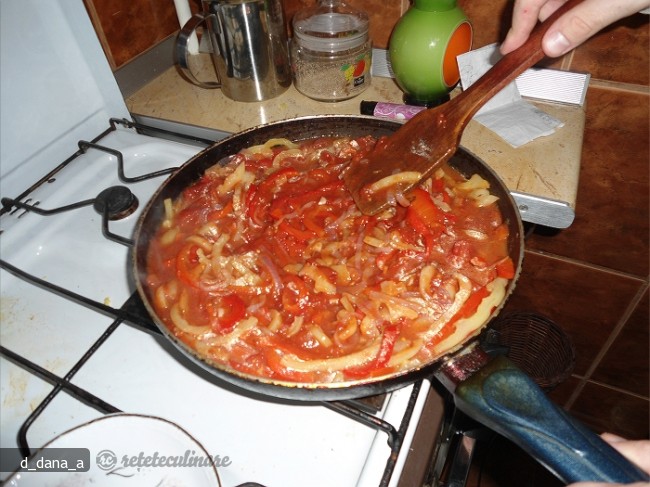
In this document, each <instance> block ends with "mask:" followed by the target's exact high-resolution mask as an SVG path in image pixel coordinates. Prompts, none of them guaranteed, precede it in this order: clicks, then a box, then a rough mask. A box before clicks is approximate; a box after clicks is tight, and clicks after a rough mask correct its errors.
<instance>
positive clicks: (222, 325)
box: [209, 294, 246, 333]
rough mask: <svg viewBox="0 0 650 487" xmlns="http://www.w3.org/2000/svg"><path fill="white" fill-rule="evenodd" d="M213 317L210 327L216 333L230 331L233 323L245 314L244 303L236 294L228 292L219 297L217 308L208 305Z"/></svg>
mask: <svg viewBox="0 0 650 487" xmlns="http://www.w3.org/2000/svg"><path fill="white" fill-rule="evenodd" d="M209 308H212V309H209V311H210V314H211V315H212V317H213V321H212V329H213V330H214V331H216V332H217V333H228V332H230V331H232V329H233V328H234V326H235V324H236V323H237V322H238V321H240V320H242V319H243V318H244V316H246V303H245V302H244V300H243V299H242V298H240V297H239V296H238V295H237V294H228V295H226V296H223V297H222V298H221V299H219V302H218V305H217V309H214V304H212V303H211V304H210V305H209Z"/></svg>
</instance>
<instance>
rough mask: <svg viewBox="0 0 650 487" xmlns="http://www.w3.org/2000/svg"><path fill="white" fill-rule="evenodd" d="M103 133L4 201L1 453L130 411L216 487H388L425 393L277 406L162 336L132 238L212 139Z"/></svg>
mask: <svg viewBox="0 0 650 487" xmlns="http://www.w3.org/2000/svg"><path fill="white" fill-rule="evenodd" d="M107 125H109V126H108V128H107V130H106V131H104V132H103V133H101V134H100V135H99V136H97V137H95V138H93V139H92V140H90V141H83V140H82V141H79V142H78V143H77V146H76V147H75V148H74V149H76V150H75V151H74V152H73V153H72V155H71V156H70V157H69V158H67V159H65V160H64V161H62V162H61V163H60V164H58V165H56V167H55V168H54V169H53V170H51V171H47V172H46V173H45V174H44V176H43V177H42V178H35V180H34V182H33V184H31V185H29V186H28V187H27V189H26V190H25V191H22V192H21V191H20V190H18V191H15V193H16V195H15V196H12V197H9V196H4V195H3V199H2V204H3V208H2V210H1V212H2V214H1V216H0V228H1V231H2V234H1V239H0V245H1V247H0V252H1V255H2V260H1V268H2V271H1V272H2V279H0V289H1V294H2V315H3V316H2V326H1V328H0V338H1V342H2V344H1V346H2V348H1V349H0V351H1V358H0V360H1V361H2V364H1V365H2V367H1V369H0V370H1V379H0V380H1V385H2V401H3V408H2V412H1V421H2V439H1V441H2V447H9V448H11V447H18V448H19V449H20V450H16V452H19V451H20V453H21V454H22V455H28V454H29V453H31V452H32V451H33V450H34V449H36V448H39V447H40V446H42V445H44V444H46V443H47V442H48V441H49V440H50V439H52V438H54V437H56V436H57V435H59V434H61V433H62V432H64V431H66V430H68V429H70V428H73V427H75V426H77V425H79V424H81V423H84V422H87V421H89V420H92V419H94V418H97V417H99V416H101V415H104V414H108V413H116V412H129V413H137V414H143V415H151V416H156V417H161V418H164V419H166V420H169V421H172V422H174V423H175V424H178V425H179V426H181V427H182V428H184V429H185V430H186V431H187V432H188V433H190V434H191V435H192V436H193V437H194V438H196V439H197V441H199V442H200V443H201V444H202V445H203V446H204V447H205V449H206V450H207V451H208V452H209V453H210V454H211V455H220V456H222V457H223V456H227V457H228V458H229V459H230V464H229V465H228V466H227V467H224V468H222V469H220V470H219V476H220V477H221V480H222V482H223V485H226V486H230V485H233V486H234V485H240V484H243V483H245V482H252V481H254V482H257V483H259V484H261V485H267V486H272V485H282V486H291V485H296V486H298V485H307V484H308V485H314V486H316V485H323V486H331V485H340V486H343V485H363V486H366V485H367V486H375V485H397V484H398V482H399V477H400V475H399V474H400V473H401V470H402V467H403V464H404V462H405V461H406V457H407V454H408V450H409V447H410V446H411V440H412V437H413V435H414V433H415V430H416V427H417V424H418V419H419V417H420V414H421V411H422V409H423V407H424V404H425V401H426V399H427V396H428V394H429V392H430V388H431V386H430V383H429V382H428V381H421V382H418V383H416V384H413V385H410V386H408V387H405V388H403V389H400V390H397V391H395V392H392V393H389V394H387V395H385V396H383V397H381V398H378V399H377V398H375V399H374V400H368V401H343V402H333V403H304V402H291V401H285V400H274V399H273V398H269V397H263V396H258V395H255V394H252V393H249V392H246V391H243V390H239V389H237V388H235V387H233V386H231V385H229V384H226V383H223V382H221V381H220V380H218V379H216V378H214V377H213V376H211V375H210V374H208V373H206V372H205V371H204V370H202V369H199V368H198V367H197V366H195V365H193V364H192V363H190V362H189V361H188V360H186V359H185V358H184V357H182V356H181V355H180V354H179V353H177V352H176V350H175V349H173V347H171V346H170V345H169V344H168V343H167V341H166V339H164V338H163V337H162V336H161V335H160V334H159V332H158V331H157V328H156V327H155V326H154V325H153V324H152V323H151V322H150V320H149V318H148V316H147V313H146V311H145V310H144V309H143V307H142V303H141V302H140V300H139V297H138V296H137V294H136V293H135V287H134V283H133V282H132V279H131V270H130V248H131V244H132V241H131V234H132V232H133V230H134V226H135V222H136V221H137V218H138V216H139V213H140V211H141V209H142V207H144V204H145V203H146V201H147V200H148V199H149V197H150V196H151V195H152V194H153V192H154V191H155V190H156V189H157V187H158V186H159V185H160V184H161V182H162V181H163V180H164V178H165V177H167V176H168V175H169V174H170V172H173V170H174V169H175V168H176V167H178V166H179V165H181V164H182V163H183V162H185V161H186V160H188V159H189V158H191V157H192V156H193V155H195V154H196V153H197V152H199V151H200V150H201V148H202V147H203V146H204V145H205V144H207V143H209V142H210V141H209V140H205V139H201V138H197V137H186V136H183V135H181V134H177V135H176V136H175V138H177V139H179V140H184V142H177V141H172V140H168V136H169V135H170V134H169V132H166V131H159V130H156V129H153V128H151V127H147V126H143V125H140V124H137V123H133V122H131V121H128V120H122V119H112V120H110V123H109V122H107ZM145 133H149V134H157V135H158V136H152V135H145ZM161 136H164V137H167V138H162V137H161ZM7 179H8V180H5V182H6V183H8V184H7V187H10V186H11V187H15V188H18V187H20V182H19V181H14V180H13V177H12V174H9V175H8V176H7ZM23 186H24V184H23ZM436 435H437V432H436V431H432V438H435V437H436ZM134 441H135V440H134ZM92 455H93V452H91V457H92ZM17 460H18V459H16V461H17ZM315 472H326V473H324V474H323V475H315Z"/></svg>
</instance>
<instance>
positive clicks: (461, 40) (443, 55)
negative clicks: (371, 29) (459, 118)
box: [389, 0, 472, 105]
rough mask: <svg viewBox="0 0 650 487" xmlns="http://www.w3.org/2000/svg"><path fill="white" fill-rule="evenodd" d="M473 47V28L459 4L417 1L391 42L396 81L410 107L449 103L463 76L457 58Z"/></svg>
mask: <svg viewBox="0 0 650 487" xmlns="http://www.w3.org/2000/svg"><path fill="white" fill-rule="evenodd" d="M471 47H472V26H471V24H470V23H469V21H468V20H467V17H466V16H465V13H464V12H463V11H462V10H461V9H460V7H458V5H457V4H456V1H455V0H415V2H414V4H413V6H412V7H411V8H410V9H409V10H408V11H407V12H406V13H405V14H404V15H403V16H402V18H401V19H400V20H399V21H398V23H397V25H396V26H395V29H394V31H393V33H392V35H391V38H390V42H389V57H390V62H391V66H392V69H393V72H394V73H395V79H396V81H397V84H398V85H399V87H400V88H401V89H402V91H404V93H405V99H406V101H407V103H409V104H415V105H435V104H436V103H437V102H439V101H440V100H441V99H446V97H447V95H448V93H449V91H451V90H452V89H453V88H454V86H455V85H456V84H457V83H458V81H459V79H460V75H459V72H458V64H457V63H456V56H458V55H459V54H463V53H465V52H467V51H469V50H470V49H471Z"/></svg>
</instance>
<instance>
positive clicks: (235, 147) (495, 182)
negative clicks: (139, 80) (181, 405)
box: [133, 116, 647, 482]
mask: <svg viewBox="0 0 650 487" xmlns="http://www.w3.org/2000/svg"><path fill="white" fill-rule="evenodd" d="M400 126H401V125H400V124H399V123H397V122H391V121H386V120H380V119H376V118H373V117H363V116H317V117H305V118H299V119H293V120H287V121H282V122H275V123H271V124H267V125H263V126H260V127H255V128H252V129H249V130H246V131H243V132H240V133H238V134H235V135H233V136H231V137H229V138H227V139H224V140H223V141H220V142H218V143H216V144H214V145H213V146H211V147H209V148H207V149H206V150H204V151H202V152H201V153H199V154H197V155H196V156H195V157H193V158H192V159H190V160H189V161H187V162H186V163H185V164H184V165H183V166H182V167H181V168H180V169H179V170H178V171H177V172H176V173H175V174H174V175H173V176H171V177H170V178H169V179H167V181H165V183H163V185H162V186H161V187H160V188H159V189H158V191H157V192H156V193H155V194H154V195H153V197H152V198H151V200H150V201H149V203H148V204H147V206H146V207H145V209H144V211H143V213H142V216H141V217H140V220H139V222H138V225H137V227H136V232H135V247H134V254H133V255H134V269H135V278H136V284H137V288H138V292H139V294H140V296H141V298H142V300H143V302H144V304H145V307H146V308H147V310H148V312H149V313H150V315H151V316H152V318H153V320H154V322H155V323H156V325H157V326H158V327H159V328H160V330H161V331H162V333H163V335H164V336H165V337H166V338H167V339H168V340H170V341H171V342H172V343H173V344H174V345H175V346H176V347H177V348H178V349H179V350H180V351H181V352H182V353H183V354H185V355H186V356H187V357H189V358H190V359H191V360H192V361H194V362H196V363H198V364H199V365H201V366H202V367H203V368H205V369H206V370H208V371H209V372H210V373H212V374H214V375H215V376H218V377H219V378H221V379H224V380H226V381H227V382H230V383H232V384H235V385H237V386H239V387H242V388H244V389H246V390H249V391H254V392H258V393H262V394H266V395H269V396H273V397H280V398H286V399H293V400H302V401H321V400H326V401H328V400H342V399H351V398H358V397H363V396H368V395H374V394H378V393H381V392H387V391H391V390H394V389H396V388H400V387H403V386H405V385H407V384H409V383H412V382H414V381H416V380H419V379H421V378H424V377H431V376H432V375H433V374H434V373H435V375H436V377H438V378H439V379H441V381H442V382H443V384H445V385H446V386H447V387H448V388H449V389H450V390H452V391H454V395H455V398H456V403H457V406H458V407H459V408H460V409H462V410H464V411H465V412H467V413H468V414H470V415H471V416H473V417H474V418H476V419H478V420H479V421H481V422H483V423H485V424H487V425H488V426H490V427H491V428H492V429H494V430H496V431H498V432H500V433H502V434H504V435H505V436H506V437H508V438H510V439H512V440H513V441H515V442H516V443H518V444H519V445H520V446H522V447H523V449H524V450H526V451H528V452H529V453H530V454H532V455H533V456H535V457H536V458H537V459H538V460H540V462H542V463H544V464H545V465H546V466H547V467H548V468H549V469H551V470H552V471H553V472H555V473H556V474H557V475H558V477H560V478H562V479H563V480H565V481H567V482H572V481H577V480H601V481H602V480H604V481H616V482H632V481H639V480H644V479H647V475H644V474H643V473H642V472H641V471H640V470H639V469H637V468H636V467H635V466H633V465H631V464H630V463H629V462H627V461H626V460H625V459H624V458H623V457H622V456H621V455H620V454H618V453H617V452H616V451H615V450H614V449H612V448H611V447H609V445H607V444H606V443H605V442H603V441H602V440H601V439H600V438H599V437H598V436H596V435H594V434H593V433H592V432H590V431H588V430H586V428H584V427H582V426H580V425H576V423H575V422H574V421H573V420H572V419H570V418H569V417H568V416H567V415H565V414H564V413H563V412H562V411H560V410H559V409H558V408H557V407H556V406H554V405H553V404H552V403H550V401H548V399H547V398H546V397H545V395H544V393H543V392H542V391H541V390H540V389H539V388H538V387H537V386H536V385H535V384H534V382H532V381H531V380H530V379H529V378H528V377H527V376H526V375H525V374H524V373H523V372H521V371H519V370H518V369H517V368H516V367H514V366H513V365H512V364H511V363H510V362H508V361H507V360H506V359H505V358H503V357H500V358H498V359H496V360H492V361H490V360H489V357H488V356H487V355H486V354H485V353H484V352H482V351H481V350H480V347H479V346H478V345H477V343H476V341H475V340H472V338H473V337H468V338H467V339H466V344H465V346H464V347H463V348H462V349H461V351H460V352H459V353H457V354H456V355H451V352H453V351H450V355H448V356H446V357H444V358H442V359H438V360H435V361H433V362H432V363H430V364H425V365H422V366H419V367H418V368H415V369H412V370H407V371H400V372H398V373H395V374H393V375H389V376H383V377H377V378H370V379H364V380H355V381H350V382H342V383H332V384H296V383H290V382H281V381H277V380H272V379H263V378H259V377H255V376H250V375H246V374H244V373H242V372H239V371H235V370H232V369H230V368H227V367H225V366H223V365H221V364H217V363H211V362H208V361H207V360H206V359H204V358H202V357H200V356H198V355H197V354H196V352H195V351H193V350H192V349H191V348H189V347H188V346H187V345H186V344H184V343H183V342H182V341H180V340H179V339H177V338H176V337H175V336H174V335H173V334H172V333H170V331H169V330H168V329H167V327H166V326H165V325H164V324H163V323H162V321H161V320H160V319H159V318H158V316H157V315H156V312H155V310H154V308H153V306H152V305H151V295H150V291H149V290H148V288H147V286H146V282H145V278H146V274H147V269H146V256H147V249H148V246H149V242H150V240H151V239H152V238H153V236H154V235H155V233H156V231H157V229H158V227H159V225H160V224H161V222H162V221H163V218H164V209H163V200H164V199H166V198H172V199H173V198H176V197H177V196H178V195H179V194H180V193H181V192H182V191H183V190H184V189H185V188H187V187H188V186H190V185H191V184H192V183H193V182H195V181H196V180H198V179H199V178H200V177H201V176H202V174H203V172H204V171H205V170H206V169H207V168H208V167H210V166H212V165H214V164H215V163H216V162H218V161H220V160H222V159H224V158H226V157H227V156H230V155H232V154H235V153H236V152H238V151H240V150H241V149H244V148H246V147H250V146H253V145H257V144H263V143H264V142H266V141H267V140H269V139H271V138H276V137H285V138H288V139H290V140H303V139H308V138H314V137H324V136H352V137H356V136H364V135H373V136H375V137H379V136H381V135H389V134H391V133H392V132H394V131H395V130H396V129H397V128H399V127H400ZM450 165H451V166H452V167H454V168H456V169H457V170H459V171H460V172H461V173H463V174H465V175H467V176H470V175H471V174H474V173H477V174H479V175H480V176H481V177H483V178H484V179H486V180H488V181H489V182H490V191H491V192H492V193H493V194H495V195H496V196H498V197H499V201H498V204H499V205H500V209H501V212H502V215H503V217H504V221H505V222H506V223H507V225H508V227H509V229H510V236H509V240H508V248H509V252H510V256H511V257H512V260H513V262H514V263H515V268H516V272H515V278H514V279H513V280H512V281H511V282H510V283H509V285H508V288H507V290H506V295H505V297H504V299H503V301H502V303H501V305H500V306H498V307H497V309H495V310H494V312H493V314H492V316H491V318H492V317H494V316H495V315H496V314H497V313H498V312H499V311H500V309H501V307H502V306H503V304H504V303H505V301H506V299H507V297H508V296H509V295H510V294H511V293H512V291H513V289H514V286H515V282H516V280H517V277H518V276H519V273H520V272H521V263H522V258H523V231H522V224H521V219H520V216H519V213H518V210H517V208H516V206H515V203H514V201H513V199H512V197H511V196H510V193H509V192H508V190H507V188H506V187H505V185H504V184H503V182H502V181H501V180H500V179H499V178H498V176H496V174H495V173H494V172H493V171H492V170H491V169H490V168H489V167H488V166H487V165H486V164H485V163H483V162H482V161H481V160H479V159H478V158H477V157H475V156H473V155H472V154H470V153H468V152H467V151H465V150H463V149H460V150H459V151H458V152H457V153H456V155H455V156H454V157H453V158H452V159H451V161H450ZM488 321H489V320H488Z"/></svg>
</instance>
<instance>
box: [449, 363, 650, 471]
mask: <svg viewBox="0 0 650 487" xmlns="http://www.w3.org/2000/svg"><path fill="white" fill-rule="evenodd" d="M454 398H455V401H456V406H457V407H458V408H459V409H460V410H461V411H463V412H465V413H466V414H468V415H470V416H471V417H473V418H474V419H476V420H478V421H480V422H482V423H483V424H485V425H486V426H488V427H489V428H491V429H493V430H494V431H496V432H498V433H500V434H501V435H503V436H505V437H506V438H508V439H510V440H512V441H513V442H514V443H516V444H517V445H519V446H520V447H521V448H522V449H523V450H524V451H526V452H527V453H528V454H529V455H531V456H533V457H534V458H536V459H537V460H538V461H539V462H540V463H542V464H544V465H545V466H546V467H547V468H548V469H549V470H551V471H552V472H553V473H554V474H555V475H556V476H557V477H558V478H560V479H561V480H563V481H564V482H566V483H571V482H579V481H598V482H619V483H632V482H642V481H648V475H647V474H645V473H644V472H642V471H641V470H640V469H639V468H638V467H637V466H636V465H634V464H632V463H630V462H629V461H628V460H627V459H625V458H624V457H623V456H622V455H621V454H620V453H618V452H617V451H616V450H615V449H614V448H612V447H611V446H610V445H609V444H607V443H606V442H605V441H603V440H602V439H601V438H600V437H599V436H598V435H596V434H595V433H593V432H592V431H590V430H589V429H587V428H586V427H585V426H583V425H582V424H580V423H579V422H578V421H576V420H574V419H573V418H571V417H570V416H569V415H568V414H566V413H565V412H564V411H563V410H561V409H560V408H559V407H557V406H556V405H554V404H553V403H552V402H551V401H550V400H549V399H548V398H547V397H546V395H545V394H544V392H543V391H542V390H541V389H540V388H539V387H538V386H537V384H535V383H534V382H533V381H532V380H531V379H530V378H529V377H528V376H527V375H526V374H525V373H524V372H522V371H521V370H519V369H518V368H517V367H516V366H515V365H514V364H512V362H510V361H509V360H508V359H507V358H506V357H503V356H498V357H496V358H495V359H493V360H492V361H491V362H489V363H488V364H487V365H485V366H483V367H482V368H481V369H480V370H479V371H478V372H476V373H474V375H473V376H471V377H470V378H469V379H465V380H464V381H463V382H461V383H460V384H459V385H458V386H457V387H456V390H455V392H454Z"/></svg>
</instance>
